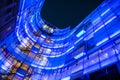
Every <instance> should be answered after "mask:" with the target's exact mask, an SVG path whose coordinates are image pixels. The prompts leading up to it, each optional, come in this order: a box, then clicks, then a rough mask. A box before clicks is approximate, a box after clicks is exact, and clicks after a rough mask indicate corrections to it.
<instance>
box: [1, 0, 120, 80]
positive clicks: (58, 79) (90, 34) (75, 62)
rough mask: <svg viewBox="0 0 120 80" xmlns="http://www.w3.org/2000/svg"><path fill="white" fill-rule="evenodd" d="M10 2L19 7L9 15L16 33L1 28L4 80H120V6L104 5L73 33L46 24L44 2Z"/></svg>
mask: <svg viewBox="0 0 120 80" xmlns="http://www.w3.org/2000/svg"><path fill="white" fill-rule="evenodd" d="M12 1H13V2H12ZM12 1H11V2H12V3H11V4H12V5H10V6H16V8H18V5H16V4H19V3H20V5H19V6H20V7H19V8H18V13H17V12H14V10H11V11H10V14H8V13H7V14H8V16H9V15H10V17H11V18H12V16H15V18H14V19H13V23H15V22H16V24H14V25H12V26H16V27H13V29H11V28H12V27H11V24H7V25H10V27H8V28H6V27H4V29H3V27H0V36H2V37H0V38H1V40H0V79H1V80H4V79H5V80H111V79H112V80H114V79H115V80H119V79H120V77H119V76H120V62H119V61H120V1H119V0H104V1H103V2H102V3H101V4H100V5H99V6H98V7H97V8H96V9H95V10H94V11H93V12H92V13H91V14H90V15H89V16H87V17H86V18H85V19H84V20H83V21H82V22H80V23H79V24H78V25H77V26H76V27H75V28H73V29H71V28H70V27H67V28H65V29H59V28H57V27H56V26H54V25H52V24H50V23H49V22H46V21H45V20H43V19H42V18H41V16H40V11H41V8H42V6H43V4H44V0H21V1H20V2H19V1H16V0H15V1H14V0H12ZM14 8H15V7H14ZM6 9H9V8H6ZM10 9H13V8H10ZM16 15H17V17H16ZM4 17H5V16H4ZM2 19H3V18H2ZM8 19H10V18H8ZM5 31H6V32H7V31H8V33H7V35H6V36H3V34H5V33H6V32H5ZM3 32H4V33H3Z"/></svg>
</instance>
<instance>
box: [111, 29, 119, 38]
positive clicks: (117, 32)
mask: <svg viewBox="0 0 120 80" xmlns="http://www.w3.org/2000/svg"><path fill="white" fill-rule="evenodd" d="M118 34H120V30H118V31H116V32H115V33H113V34H112V35H110V38H112V37H114V36H116V35H118Z"/></svg>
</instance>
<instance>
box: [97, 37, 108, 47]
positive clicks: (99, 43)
mask: <svg viewBox="0 0 120 80" xmlns="http://www.w3.org/2000/svg"><path fill="white" fill-rule="evenodd" d="M107 40H108V38H105V39H103V40H102V41H100V42H98V43H97V44H96V46H99V45H101V44H102V43H104V42H106V41H107Z"/></svg>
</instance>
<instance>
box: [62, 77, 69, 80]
mask: <svg viewBox="0 0 120 80" xmlns="http://www.w3.org/2000/svg"><path fill="white" fill-rule="evenodd" d="M61 80H70V76H68V77H65V78H63V79H61Z"/></svg>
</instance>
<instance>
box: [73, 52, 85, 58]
mask: <svg viewBox="0 0 120 80" xmlns="http://www.w3.org/2000/svg"><path fill="white" fill-rule="evenodd" d="M84 55H85V53H84V52H81V53H79V54H78V55H77V56H75V57H74V58H75V59H79V58H80V57H82V56H84Z"/></svg>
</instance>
